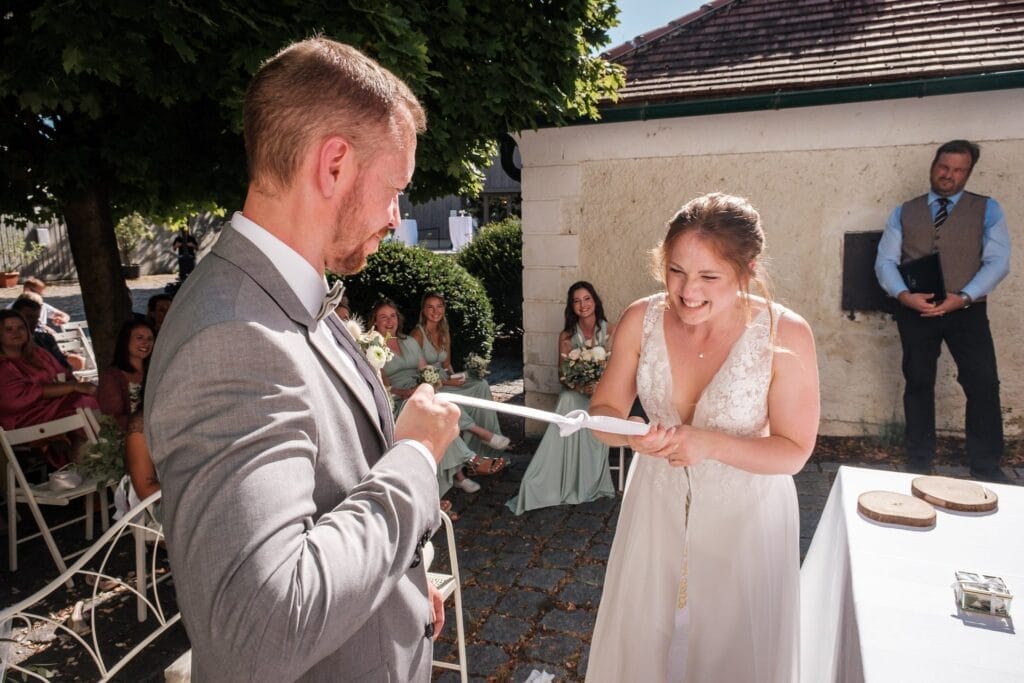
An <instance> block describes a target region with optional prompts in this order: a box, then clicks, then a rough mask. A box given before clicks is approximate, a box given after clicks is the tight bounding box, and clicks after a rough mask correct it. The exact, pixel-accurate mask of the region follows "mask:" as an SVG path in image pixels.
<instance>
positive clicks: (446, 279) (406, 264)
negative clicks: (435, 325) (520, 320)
mask: <svg viewBox="0 0 1024 683" xmlns="http://www.w3.org/2000/svg"><path fill="white" fill-rule="evenodd" d="M344 281H345V294H346V296H348V299H349V305H350V306H351V307H352V310H354V311H356V312H357V313H358V314H359V315H360V316H362V317H363V318H364V319H365V320H366V323H367V325H366V326H367V327H369V326H370V324H371V323H372V322H373V321H371V320H369V313H370V309H371V308H373V306H374V304H376V303H377V302H378V301H379V300H381V299H391V300H392V301H394V302H395V304H396V305H397V306H398V310H399V311H400V312H401V313H402V316H404V318H405V326H404V328H403V329H402V331H403V332H411V331H412V329H413V328H414V327H416V323H417V321H418V320H419V315H420V304H421V302H422V299H423V296H424V295H425V294H427V293H428V292H431V293H438V294H441V295H443V296H444V298H445V314H446V316H447V318H448V324H449V326H450V328H451V335H452V363H453V364H454V365H455V367H457V368H459V367H462V363H463V360H464V359H465V358H466V356H467V355H468V354H470V353H476V354H479V355H481V356H490V355H491V345H492V343H493V341H494V318H493V315H492V312H491V302H490V301H489V300H488V298H487V292H486V291H485V290H484V288H483V286H482V285H481V284H480V282H479V281H478V280H477V279H476V278H475V277H473V276H472V275H470V274H469V273H467V272H466V270H465V269H464V268H462V267H461V266H460V265H459V264H458V263H456V262H455V260H454V259H452V258H450V257H448V256H444V255H442V254H435V253H434V252H432V251H428V250H426V249H421V248H420V247H407V246H405V245H404V244H402V243H401V242H396V241H389V242H385V243H383V244H381V247H380V250H379V251H378V252H377V253H376V254H374V255H373V256H371V257H370V259H369V262H368V263H367V266H366V268H365V269H364V270H363V271H362V272H361V273H359V274H358V275H351V276H347V277H345V279H344Z"/></svg>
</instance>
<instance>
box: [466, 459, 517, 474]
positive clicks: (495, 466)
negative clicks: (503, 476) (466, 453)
mask: <svg viewBox="0 0 1024 683" xmlns="http://www.w3.org/2000/svg"><path fill="white" fill-rule="evenodd" d="M508 464H509V463H508V460H507V459H506V458H481V457H480V456H479V455H474V456H473V458H472V459H471V460H470V461H469V462H467V463H466V472H468V473H469V476H471V477H473V476H487V475H491V474H497V473H498V472H501V471H502V470H503V469H505V468H506V467H508Z"/></svg>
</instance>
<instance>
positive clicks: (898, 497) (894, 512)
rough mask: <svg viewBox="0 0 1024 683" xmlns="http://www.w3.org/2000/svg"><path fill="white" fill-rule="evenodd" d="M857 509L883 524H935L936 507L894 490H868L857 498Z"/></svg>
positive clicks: (930, 525) (931, 525)
mask: <svg viewBox="0 0 1024 683" xmlns="http://www.w3.org/2000/svg"><path fill="white" fill-rule="evenodd" d="M857 511H858V512H860V513H861V514H862V515H864V516H865V517H867V518H868V519H873V520H875V521H876V522H882V523H883V524H902V525H904V526H918V527H933V526H935V508H933V507H932V506H931V505H929V504H928V503H926V502H924V501H923V500H919V499H917V498H914V497H913V496H907V495H904V494H902V493H893V492H892V491H867V492H865V493H862V494H860V497H858V498H857Z"/></svg>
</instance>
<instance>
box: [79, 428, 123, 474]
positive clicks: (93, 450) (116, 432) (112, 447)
mask: <svg viewBox="0 0 1024 683" xmlns="http://www.w3.org/2000/svg"><path fill="white" fill-rule="evenodd" d="M99 423H100V432H99V434H98V435H97V436H96V443H93V444H89V445H88V447H87V450H86V451H85V453H83V454H82V458H81V460H80V461H79V463H78V471H79V472H81V473H82V476H84V477H88V478H90V479H96V480H97V481H102V482H118V481H121V477H123V476H124V475H125V465H124V432H122V431H121V427H120V426H118V424H117V421H116V420H114V418H112V417H111V416H109V415H100V416H99Z"/></svg>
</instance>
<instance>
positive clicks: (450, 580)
mask: <svg viewBox="0 0 1024 683" xmlns="http://www.w3.org/2000/svg"><path fill="white" fill-rule="evenodd" d="M441 522H442V523H443V524H444V534H445V538H446V539H447V543H448V557H449V558H450V561H451V565H452V568H451V572H452V573H451V574H440V573H437V572H430V571H428V572H427V581H429V582H430V583H432V584H433V585H434V588H436V589H437V590H438V591H439V592H440V593H441V598H442V599H443V600H444V601H445V602H448V598H449V597H451V596H452V595H454V596H455V633H456V636H457V645H458V650H459V660H458V662H456V663H454V664H452V663H451V662H441V661H438V660H436V659H435V660H434V661H433V662H432V664H433V665H434V666H436V667H439V668H442V669H451V670H453V671H458V672H459V676H460V677H461V680H462V683H466V681H467V680H468V679H469V667H468V665H467V662H466V627H465V625H464V624H463V621H462V580H461V579H460V578H459V559H458V557H457V556H456V553H455V530H454V529H453V528H452V520H451V518H449V517H448V515H446V514H445V513H444V512H441Z"/></svg>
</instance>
